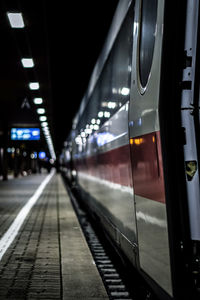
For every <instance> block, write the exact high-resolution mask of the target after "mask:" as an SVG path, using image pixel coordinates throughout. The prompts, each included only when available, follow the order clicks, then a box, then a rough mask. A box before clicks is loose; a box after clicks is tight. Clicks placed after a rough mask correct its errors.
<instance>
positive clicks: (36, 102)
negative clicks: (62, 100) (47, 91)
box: [33, 98, 43, 104]
mask: <svg viewBox="0 0 200 300" xmlns="http://www.w3.org/2000/svg"><path fill="white" fill-rule="evenodd" d="M33 102H34V103H35V104H42V103H43V99H42V98H34V99H33Z"/></svg>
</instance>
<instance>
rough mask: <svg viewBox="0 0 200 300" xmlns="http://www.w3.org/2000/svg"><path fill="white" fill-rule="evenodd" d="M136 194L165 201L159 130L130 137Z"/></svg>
mask: <svg viewBox="0 0 200 300" xmlns="http://www.w3.org/2000/svg"><path fill="white" fill-rule="evenodd" d="M130 145H131V159H132V170H133V186H134V191H135V194H136V195H139V196H142V197H145V198H148V199H152V200H155V201H158V202H163V203H165V189H164V178H163V163H162V154H161V141H160V132H153V133H149V134H145V135H143V136H140V137H137V138H134V139H130Z"/></svg>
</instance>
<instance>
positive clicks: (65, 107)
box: [0, 0, 118, 152]
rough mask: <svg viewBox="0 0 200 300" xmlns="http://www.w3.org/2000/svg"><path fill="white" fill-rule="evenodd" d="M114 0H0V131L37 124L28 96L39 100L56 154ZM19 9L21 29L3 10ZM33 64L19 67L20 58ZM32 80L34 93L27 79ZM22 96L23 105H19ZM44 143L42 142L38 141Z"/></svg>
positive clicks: (107, 24)
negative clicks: (35, 85) (23, 23)
mask: <svg viewBox="0 0 200 300" xmlns="http://www.w3.org/2000/svg"><path fill="white" fill-rule="evenodd" d="M117 4H118V0H109V1H108V0H101V1H100V0H96V1H94V0H93V1H92V0H84V1H44V0H43V1H41V0H36V1H31V0H20V1H17V0H16V1H9V0H5V1H3V0H1V1H0V37H1V43H0V45H1V46H0V102H1V111H0V135H3V134H5V132H6V130H7V132H8V133H9V129H10V127H12V126H20V125H23V126H25V125H27V126H37V125H39V121H38V120H39V119H38V115H37V113H36V106H35V105H34V104H33V98H34V97H36V96H38V97H42V98H43V99H44V105H42V106H43V107H44V108H45V109H46V111H47V114H46V115H47V118H48V123H49V127H50V132H51V135H52V138H53V141H54V147H55V150H56V152H57V151H60V150H61V148H62V146H63V142H64V140H65V139H66V137H67V135H68V133H69V131H70V129H71V126H72V119H73V118H74V116H75V114H76V112H77V110H78V107H79V104H80V101H81V99H82V97H83V95H84V92H85V90H86V88H87V85H88V82H89V79H90V75H91V72H92V70H93V68H94V65H95V62H96V60H97V58H98V56H99V54H100V51H101V49H102V46H103V44H104V41H105V38H106V35H107V33H108V30H109V27H110V24H111V21H112V18H113V15H114V12H115V9H116V7H117ZM8 11H10V12H22V14H23V18H24V22H25V28H23V29H14V28H11V27H10V25H9V22H8V18H7V15H6V13H7V12H8ZM23 57H32V58H33V59H34V63H35V67H34V68H33V69H24V68H23V67H22V65H21V61H20V60H21V58H23ZM30 81H38V82H39V83H40V90H39V91H30V90H29V88H28V83H29V82H30ZM24 99H26V100H27V101H28V105H24V106H23V103H24ZM42 142H44V143H45V140H44V139H42Z"/></svg>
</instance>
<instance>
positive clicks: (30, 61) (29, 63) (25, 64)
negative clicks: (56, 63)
mask: <svg viewBox="0 0 200 300" xmlns="http://www.w3.org/2000/svg"><path fill="white" fill-rule="evenodd" d="M21 62H22V65H23V67H24V68H33V67H34V62H33V59H32V58H22V59H21Z"/></svg>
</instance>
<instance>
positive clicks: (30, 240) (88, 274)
mask: <svg viewBox="0 0 200 300" xmlns="http://www.w3.org/2000/svg"><path fill="white" fill-rule="evenodd" d="M0 299H15V300H16V299H67V300H77V299H82V300H83V299H87V300H90V299H91V300H92V299H93V300H97V299H98V300H103V299H104V300H105V299H109V298H108V296H107V293H106V290H105V288H104V285H103V282H102V279H101V277H100V275H99V273H98V270H97V268H96V265H95V263H94V261H93V258H92V255H91V253H90V250H89V248H88V246H87V243H86V241H85V238H84V235H83V233H82V230H81V228H80V226H79V222H78V220H77V217H76V214H75V212H74V210H73V207H72V205H71V202H70V199H69V196H68V194H67V191H66V188H65V186H64V183H63V181H62V178H61V176H60V174H56V173H55V171H52V172H51V173H50V174H39V175H38V174H37V175H29V176H27V177H23V178H17V179H11V180H8V181H0Z"/></svg>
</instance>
